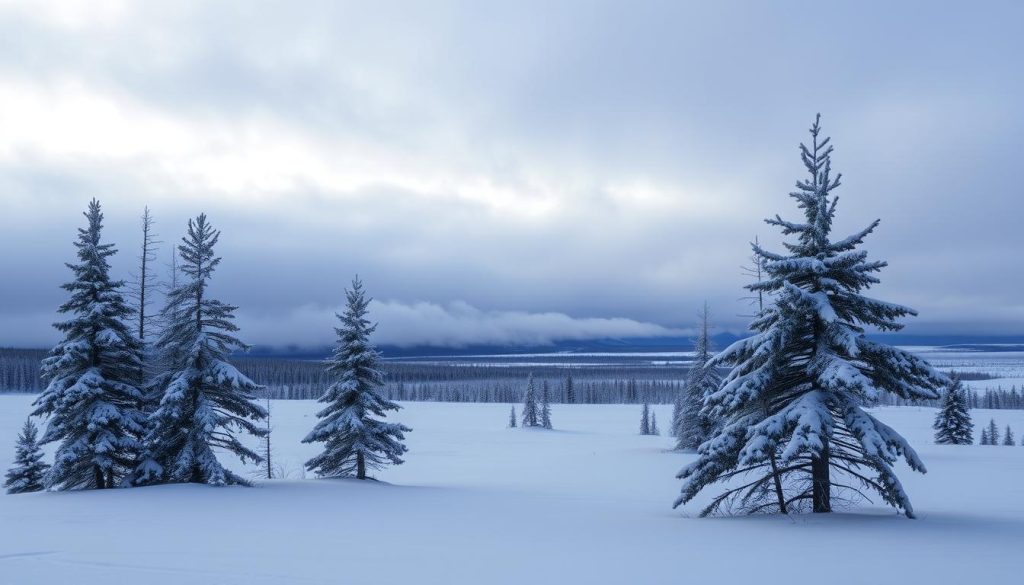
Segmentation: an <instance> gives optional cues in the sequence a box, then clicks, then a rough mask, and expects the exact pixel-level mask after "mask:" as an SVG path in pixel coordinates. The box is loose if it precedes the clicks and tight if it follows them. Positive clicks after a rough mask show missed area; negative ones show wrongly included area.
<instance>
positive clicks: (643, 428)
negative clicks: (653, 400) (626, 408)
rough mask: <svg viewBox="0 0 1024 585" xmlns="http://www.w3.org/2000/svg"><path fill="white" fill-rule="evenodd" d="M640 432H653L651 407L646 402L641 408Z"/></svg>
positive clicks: (644, 433) (647, 433)
mask: <svg viewBox="0 0 1024 585" xmlns="http://www.w3.org/2000/svg"><path fill="white" fill-rule="evenodd" d="M640 434H641V435H649V434H651V407H650V406H649V405H648V404H647V403H646V402H644V406H643V408H642V409H641V410H640Z"/></svg>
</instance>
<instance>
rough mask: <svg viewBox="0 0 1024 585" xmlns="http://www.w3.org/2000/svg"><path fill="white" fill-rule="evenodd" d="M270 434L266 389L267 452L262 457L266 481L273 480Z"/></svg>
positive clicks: (268, 392) (268, 399) (268, 403)
mask: <svg viewBox="0 0 1024 585" xmlns="http://www.w3.org/2000/svg"><path fill="white" fill-rule="evenodd" d="M270 432H271V426H270V390H269V389H267V445H266V447H267V452H266V453H265V454H264V455H265V459H266V465H267V479H274V467H273V464H272V462H271V460H270V454H271V451H270Z"/></svg>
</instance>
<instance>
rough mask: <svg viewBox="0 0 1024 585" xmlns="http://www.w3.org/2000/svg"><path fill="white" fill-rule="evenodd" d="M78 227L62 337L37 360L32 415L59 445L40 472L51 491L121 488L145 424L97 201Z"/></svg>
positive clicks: (126, 312) (135, 350) (133, 353)
mask: <svg viewBox="0 0 1024 585" xmlns="http://www.w3.org/2000/svg"><path fill="white" fill-rule="evenodd" d="M85 217H86V220H87V222H88V225H87V227H85V228H83V229H79V230H78V241H77V242H75V247H76V248H78V263H77V264H68V268H70V269H71V271H72V272H73V273H74V277H75V278H74V280H73V281H72V282H69V283H67V284H65V285H63V288H64V290H66V291H68V292H69V293H71V298H70V299H68V301H67V302H65V303H64V304H63V305H61V307H60V312H61V313H62V314H65V315H68V316H69V318H68V320H67V321H62V322H60V323H57V324H56V325H55V327H56V328H57V329H58V330H59V331H60V332H61V333H63V334H64V340H63V341H61V342H60V343H58V344H57V346H56V347H54V348H53V350H52V351H51V352H50V355H49V356H48V357H47V358H46V359H44V360H43V364H42V375H43V378H44V379H45V380H46V381H47V387H46V390H44V391H43V393H42V394H41V395H40V396H39V398H38V399H37V400H36V401H35V407H36V408H35V411H34V412H33V413H32V414H33V415H36V416H47V417H48V419H47V423H46V430H45V431H44V432H43V437H42V442H43V443H51V442H59V445H58V447H57V451H56V454H55V456H54V464H53V466H52V467H51V468H50V470H49V472H48V473H47V474H46V487H47V488H51V489H61V490H66V489H90V488H96V489H102V488H109V487H115V486H118V485H120V483H121V480H122V479H123V478H124V477H125V474H127V473H129V472H130V471H131V470H132V468H133V467H134V466H135V464H136V462H137V457H138V454H139V450H140V442H139V438H140V436H141V435H142V433H143V424H144V422H145V418H144V414H143V412H142V392H141V390H140V389H139V387H138V381H139V370H140V368H141V361H140V345H139V341H138V340H137V339H136V338H135V336H134V335H133V334H132V331H131V329H130V328H129V327H128V326H127V325H126V323H125V320H126V319H128V318H130V317H131V315H132V310H131V309H130V308H129V307H128V305H127V303H126V302H125V299H124V297H123V296H122V294H121V288H122V287H123V286H124V283H123V282H121V281H117V280H111V278H110V264H109V263H108V258H110V257H111V256H113V255H114V254H115V253H116V252H117V250H116V249H114V245H113V244H104V243H102V241H101V235H102V233H101V232H102V230H103V213H102V211H101V210H100V204H99V202H98V201H96V200H95V199H94V200H92V201H91V202H90V203H89V209H88V211H86V212H85Z"/></svg>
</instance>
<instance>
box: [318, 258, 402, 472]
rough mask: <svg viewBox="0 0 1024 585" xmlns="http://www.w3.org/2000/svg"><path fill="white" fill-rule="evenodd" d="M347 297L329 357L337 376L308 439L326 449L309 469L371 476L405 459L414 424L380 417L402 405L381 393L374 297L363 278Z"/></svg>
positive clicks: (355, 282) (330, 368) (332, 372)
mask: <svg viewBox="0 0 1024 585" xmlns="http://www.w3.org/2000/svg"><path fill="white" fill-rule="evenodd" d="M345 296H346V299H347V305H346V308H345V312H344V313H343V314H341V315H338V319H339V320H340V321H341V326H340V327H336V328H335V331H336V332H337V334H338V345H337V347H336V348H335V349H334V355H333V356H332V357H331V358H330V359H329V360H328V361H327V373H328V374H329V375H331V376H333V378H334V380H335V381H334V383H332V384H331V385H330V386H328V387H327V391H326V392H324V395H323V396H322V397H321V398H320V402H321V403H323V404H326V405H327V406H325V407H324V408H323V410H321V411H320V412H318V413H316V415H317V418H319V419H320V420H319V422H317V424H316V426H315V427H313V430H312V431H310V433H309V434H308V435H306V438H304V439H302V442H303V443H324V450H323V452H321V453H320V454H319V455H317V456H316V457H313V458H312V459H310V460H309V461H307V462H306V469H308V470H310V471H313V472H316V473H317V475H319V476H320V477H348V476H353V475H354V476H355V477H356V478H357V479H366V471H367V468H370V469H380V468H381V467H383V466H384V465H385V464H386V463H391V464H393V465H399V464H401V463H402V458H401V456H402V454H404V453H405V451H406V447H405V445H404V444H403V443H402V441H403V440H404V439H405V435H404V433H408V432H410V431H411V430H412V429H410V428H409V427H407V426H405V425H401V424H398V423H388V422H384V421H383V420H380V419H382V418H384V417H385V416H387V414H386V413H387V411H389V410H398V409H399V406H398V405H397V404H395V403H394V402H391V401H390V400H388V399H387V398H385V397H384V396H383V394H382V393H381V390H382V388H383V387H384V376H383V374H381V372H380V370H379V369H378V368H379V366H380V354H378V353H377V350H376V349H374V347H373V345H372V344H371V343H370V335H371V334H372V333H373V331H374V330H375V329H376V328H377V326H376V325H372V324H370V321H369V320H367V318H366V315H367V312H368V311H367V308H368V306H369V304H370V300H371V299H368V298H367V297H366V294H365V293H364V292H363V283H362V282H360V281H359V278H358V277H357V278H356V279H354V280H353V281H352V288H351V289H349V290H346V291H345Z"/></svg>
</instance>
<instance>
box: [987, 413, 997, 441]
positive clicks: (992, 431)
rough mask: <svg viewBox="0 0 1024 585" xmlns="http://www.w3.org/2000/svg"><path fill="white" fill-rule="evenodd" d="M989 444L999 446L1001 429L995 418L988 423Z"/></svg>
mask: <svg viewBox="0 0 1024 585" xmlns="http://www.w3.org/2000/svg"><path fill="white" fill-rule="evenodd" d="M988 444H989V445H998V444H999V427H997V426H996V419H994V418H993V419H989V421H988Z"/></svg>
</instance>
